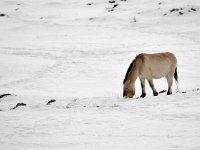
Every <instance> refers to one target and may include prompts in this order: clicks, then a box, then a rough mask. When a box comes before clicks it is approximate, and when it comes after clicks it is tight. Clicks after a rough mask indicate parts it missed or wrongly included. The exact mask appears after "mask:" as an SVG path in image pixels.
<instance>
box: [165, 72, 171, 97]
mask: <svg viewBox="0 0 200 150" xmlns="http://www.w3.org/2000/svg"><path fill="white" fill-rule="evenodd" d="M165 78H166V79H167V83H168V91H167V95H171V94H172V83H173V74H172V73H169V74H168V75H166V76H165Z"/></svg>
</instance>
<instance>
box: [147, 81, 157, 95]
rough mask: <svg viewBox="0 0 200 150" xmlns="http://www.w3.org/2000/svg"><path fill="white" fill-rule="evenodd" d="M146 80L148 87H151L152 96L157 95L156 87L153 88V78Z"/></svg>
mask: <svg viewBox="0 0 200 150" xmlns="http://www.w3.org/2000/svg"><path fill="white" fill-rule="evenodd" d="M148 82H149V85H150V87H151V89H152V91H153V95H154V96H157V95H158V92H157V91H156V89H155V86H154V84H153V80H152V79H148Z"/></svg>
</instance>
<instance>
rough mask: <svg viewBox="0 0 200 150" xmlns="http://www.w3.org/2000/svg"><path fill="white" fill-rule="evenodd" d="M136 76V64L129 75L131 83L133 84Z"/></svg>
mask: <svg viewBox="0 0 200 150" xmlns="http://www.w3.org/2000/svg"><path fill="white" fill-rule="evenodd" d="M137 77H138V69H137V67H136V66H134V67H133V68H132V70H131V72H130V75H129V78H130V82H131V84H135V81H136V79H137Z"/></svg>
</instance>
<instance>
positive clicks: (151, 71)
mask: <svg viewBox="0 0 200 150" xmlns="http://www.w3.org/2000/svg"><path fill="white" fill-rule="evenodd" d="M173 76H174V78H175V80H176V82H177V83H178V74H177V59H176V57H175V55H174V54H172V53H169V52H165V53H155V54H146V53H141V54H139V55H137V56H136V58H135V59H134V60H133V62H132V63H131V64H130V66H129V68H128V70H127V72H126V76H125V79H124V81H123V84H124V89H123V96H124V97H126V98H127V97H128V98H132V97H133V96H134V95H135V81H136V79H137V77H139V79H140V82H141V87H142V95H141V97H145V96H146V90H145V79H147V80H148V82H149V85H150V87H151V88H152V90H153V95H154V96H157V95H158V92H157V91H156V89H155V87H154V83H153V79H159V78H162V77H165V78H166V79H167V83H168V92H167V95H170V94H172V83H173Z"/></svg>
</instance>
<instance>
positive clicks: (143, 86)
mask: <svg viewBox="0 0 200 150" xmlns="http://www.w3.org/2000/svg"><path fill="white" fill-rule="evenodd" d="M140 83H141V88H142V95H141V96H140V97H142V98H143V97H145V96H146V90H145V78H143V77H140Z"/></svg>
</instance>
